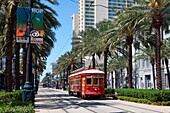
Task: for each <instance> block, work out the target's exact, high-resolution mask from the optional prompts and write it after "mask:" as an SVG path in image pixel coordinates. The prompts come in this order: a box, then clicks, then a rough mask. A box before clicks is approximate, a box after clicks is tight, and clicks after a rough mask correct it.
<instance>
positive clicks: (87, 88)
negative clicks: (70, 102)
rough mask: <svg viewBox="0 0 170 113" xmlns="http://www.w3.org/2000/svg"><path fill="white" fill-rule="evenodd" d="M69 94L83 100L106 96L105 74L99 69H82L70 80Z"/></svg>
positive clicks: (75, 72)
mask: <svg viewBox="0 0 170 113" xmlns="http://www.w3.org/2000/svg"><path fill="white" fill-rule="evenodd" d="M68 84H69V85H68V86H69V87H68V92H69V94H70V95H78V96H80V97H81V98H87V97H93V96H97V97H102V96H103V95H104V72H103V71H100V70H98V69H86V68H81V69H78V70H75V71H73V72H72V73H71V75H70V76H69V78H68Z"/></svg>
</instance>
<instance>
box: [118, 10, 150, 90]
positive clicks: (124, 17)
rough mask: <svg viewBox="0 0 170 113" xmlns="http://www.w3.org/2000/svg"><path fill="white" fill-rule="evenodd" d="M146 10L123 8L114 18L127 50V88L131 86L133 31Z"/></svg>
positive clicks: (137, 26) (141, 20) (140, 21)
mask: <svg viewBox="0 0 170 113" xmlns="http://www.w3.org/2000/svg"><path fill="white" fill-rule="evenodd" d="M146 12H147V11H145V10H142V11H141V10H136V8H129V9H124V10H122V11H120V12H119V13H118V18H117V19H116V22H117V25H118V31H119V34H118V36H119V38H120V40H124V39H125V40H126V44H127V50H128V62H129V63H128V81H129V88H132V87H133V85H132V43H133V36H134V35H135V32H136V31H137V30H138V29H139V28H140V27H141V25H143V23H144V22H145V20H146V18H143V17H144V15H145V14H146Z"/></svg>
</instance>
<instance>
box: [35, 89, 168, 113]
mask: <svg viewBox="0 0 170 113" xmlns="http://www.w3.org/2000/svg"><path fill="white" fill-rule="evenodd" d="M35 112H36V113H170V107H169V106H154V105H146V104H139V103H134V102H127V101H121V100H112V99H111V98H106V99H100V100H99V99H89V100H84V99H81V98H77V97H74V96H69V95H68V93H67V92H66V91H62V90H56V89H51V88H40V89H39V91H38V95H36V98H35Z"/></svg>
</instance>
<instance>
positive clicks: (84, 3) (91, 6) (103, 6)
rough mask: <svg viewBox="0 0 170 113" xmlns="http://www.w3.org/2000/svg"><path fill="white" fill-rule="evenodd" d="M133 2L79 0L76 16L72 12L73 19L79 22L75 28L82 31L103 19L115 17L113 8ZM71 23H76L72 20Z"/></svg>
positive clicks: (129, 0) (117, 8) (130, 0)
mask: <svg viewBox="0 0 170 113" xmlns="http://www.w3.org/2000/svg"><path fill="white" fill-rule="evenodd" d="M134 3H135V2H133V0H79V5H78V12H79V14H78V18H76V17H75V14H74V15H73V17H75V18H73V19H76V21H77V22H79V26H78V28H77V29H78V30H79V31H83V30H85V29H86V28H88V27H95V25H96V23H99V22H100V21H103V20H104V19H113V18H116V16H117V15H116V13H115V10H120V9H122V8H123V7H128V6H129V5H132V4H134ZM73 21H75V20H73ZM73 24H76V23H74V22H73ZM73 30H74V29H73Z"/></svg>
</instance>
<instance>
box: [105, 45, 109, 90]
mask: <svg viewBox="0 0 170 113" xmlns="http://www.w3.org/2000/svg"><path fill="white" fill-rule="evenodd" d="M108 51H109V48H106V50H105V51H104V73H105V76H104V80H105V81H104V86H105V88H107V80H106V79H107V54H108Z"/></svg>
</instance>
